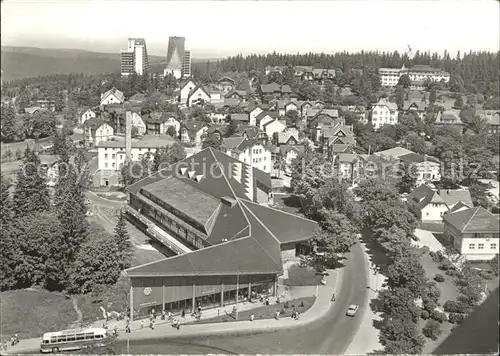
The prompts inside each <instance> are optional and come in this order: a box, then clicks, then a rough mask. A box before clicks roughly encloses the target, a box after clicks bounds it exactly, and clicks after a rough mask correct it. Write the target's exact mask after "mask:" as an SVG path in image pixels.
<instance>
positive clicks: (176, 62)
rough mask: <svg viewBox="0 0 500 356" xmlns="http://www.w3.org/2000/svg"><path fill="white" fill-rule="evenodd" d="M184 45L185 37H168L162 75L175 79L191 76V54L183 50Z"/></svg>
mask: <svg viewBox="0 0 500 356" xmlns="http://www.w3.org/2000/svg"><path fill="white" fill-rule="evenodd" d="M185 43H186V38H185V37H169V39H168V50H167V65H166V67H165V70H164V72H163V74H164V75H168V74H172V75H173V76H174V77H175V78H177V79H179V78H182V77H187V76H190V75H191V52H190V51H187V50H186V49H185ZM185 73H187V74H185Z"/></svg>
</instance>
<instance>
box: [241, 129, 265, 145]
mask: <svg viewBox="0 0 500 356" xmlns="http://www.w3.org/2000/svg"><path fill="white" fill-rule="evenodd" d="M237 134H238V135H241V137H244V138H248V139H257V140H258V141H259V142H261V144H263V145H264V144H267V143H268V141H269V136H268V135H267V134H266V132H265V131H263V130H261V129H260V128H258V127H256V126H243V125H242V126H241V127H239V128H238V133H237Z"/></svg>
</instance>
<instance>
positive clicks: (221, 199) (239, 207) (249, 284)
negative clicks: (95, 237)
mask: <svg viewBox="0 0 500 356" xmlns="http://www.w3.org/2000/svg"><path fill="white" fill-rule="evenodd" d="M127 192H128V199H129V216H130V218H131V220H133V221H135V222H136V225H137V226H138V227H142V228H143V230H145V231H146V232H147V233H148V234H149V235H150V236H151V237H153V238H155V239H157V240H158V241H160V242H162V243H163V244H164V245H165V246H167V247H168V248H169V249H171V250H172V251H173V252H175V253H176V254H177V256H174V257H169V258H165V259H163V260H160V261H156V262H152V263H148V264H145V265H142V266H137V267H134V268H131V269H128V270H127V271H126V272H127V275H128V276H129V277H130V279H131V284H132V287H131V293H130V294H131V308H133V309H135V310H138V311H139V313H141V314H145V313H149V312H150V311H151V310H152V309H153V308H154V309H155V310H156V311H160V310H166V311H180V310H186V312H190V311H191V310H193V309H194V308H197V307H201V308H209V307H216V306H225V305H228V304H231V303H235V302H236V293H237V290H238V289H239V290H240V291H239V295H240V298H241V296H246V297H248V298H251V297H252V296H256V295H257V294H261V293H264V294H267V293H271V294H273V293H276V283H277V278H278V275H280V274H281V273H282V263H283V262H284V261H286V260H288V259H290V258H293V257H295V256H296V254H297V253H300V252H301V251H302V250H303V249H305V248H306V246H307V244H306V242H307V240H309V238H310V237H311V236H312V235H313V234H314V231H315V229H316V228H317V224H316V222H314V221H311V220H308V219H304V218H301V217H299V216H296V215H293V214H289V213H286V212H283V211H280V210H276V209H272V208H270V207H268V204H269V203H270V202H272V190H271V178H270V176H269V174H267V173H264V172H262V171H260V170H259V169H256V168H253V167H251V166H250V165H249V164H245V163H243V162H241V161H238V160H236V159H234V158H233V157H230V156H228V155H226V154H224V153H222V152H219V151H217V150H213V149H212V148H207V149H205V150H203V151H201V152H199V153H197V154H195V155H193V156H191V157H188V158H186V159H184V160H182V161H180V162H178V163H176V164H174V165H172V166H171V167H169V168H167V169H165V170H162V171H160V172H158V173H157V174H154V175H152V176H149V177H147V178H145V179H143V180H141V181H139V182H137V183H135V184H133V185H131V186H129V187H128V188H127Z"/></svg>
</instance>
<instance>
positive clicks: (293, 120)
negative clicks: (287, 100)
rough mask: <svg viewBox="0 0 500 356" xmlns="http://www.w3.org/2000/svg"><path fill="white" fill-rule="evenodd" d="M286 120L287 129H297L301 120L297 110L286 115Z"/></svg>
mask: <svg viewBox="0 0 500 356" xmlns="http://www.w3.org/2000/svg"><path fill="white" fill-rule="evenodd" d="M285 119H286V126H287V127H295V125H296V124H297V122H298V121H299V120H300V116H299V113H298V112H297V111H296V110H289V111H287V112H286V114H285Z"/></svg>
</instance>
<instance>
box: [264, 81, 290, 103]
mask: <svg viewBox="0 0 500 356" xmlns="http://www.w3.org/2000/svg"><path fill="white" fill-rule="evenodd" d="M260 90H261V93H262V100H264V101H266V102H269V101H270V100H272V99H285V98H290V95H291V94H292V89H291V88H290V86H289V85H279V84H276V83H270V84H263V85H261V86H260Z"/></svg>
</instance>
